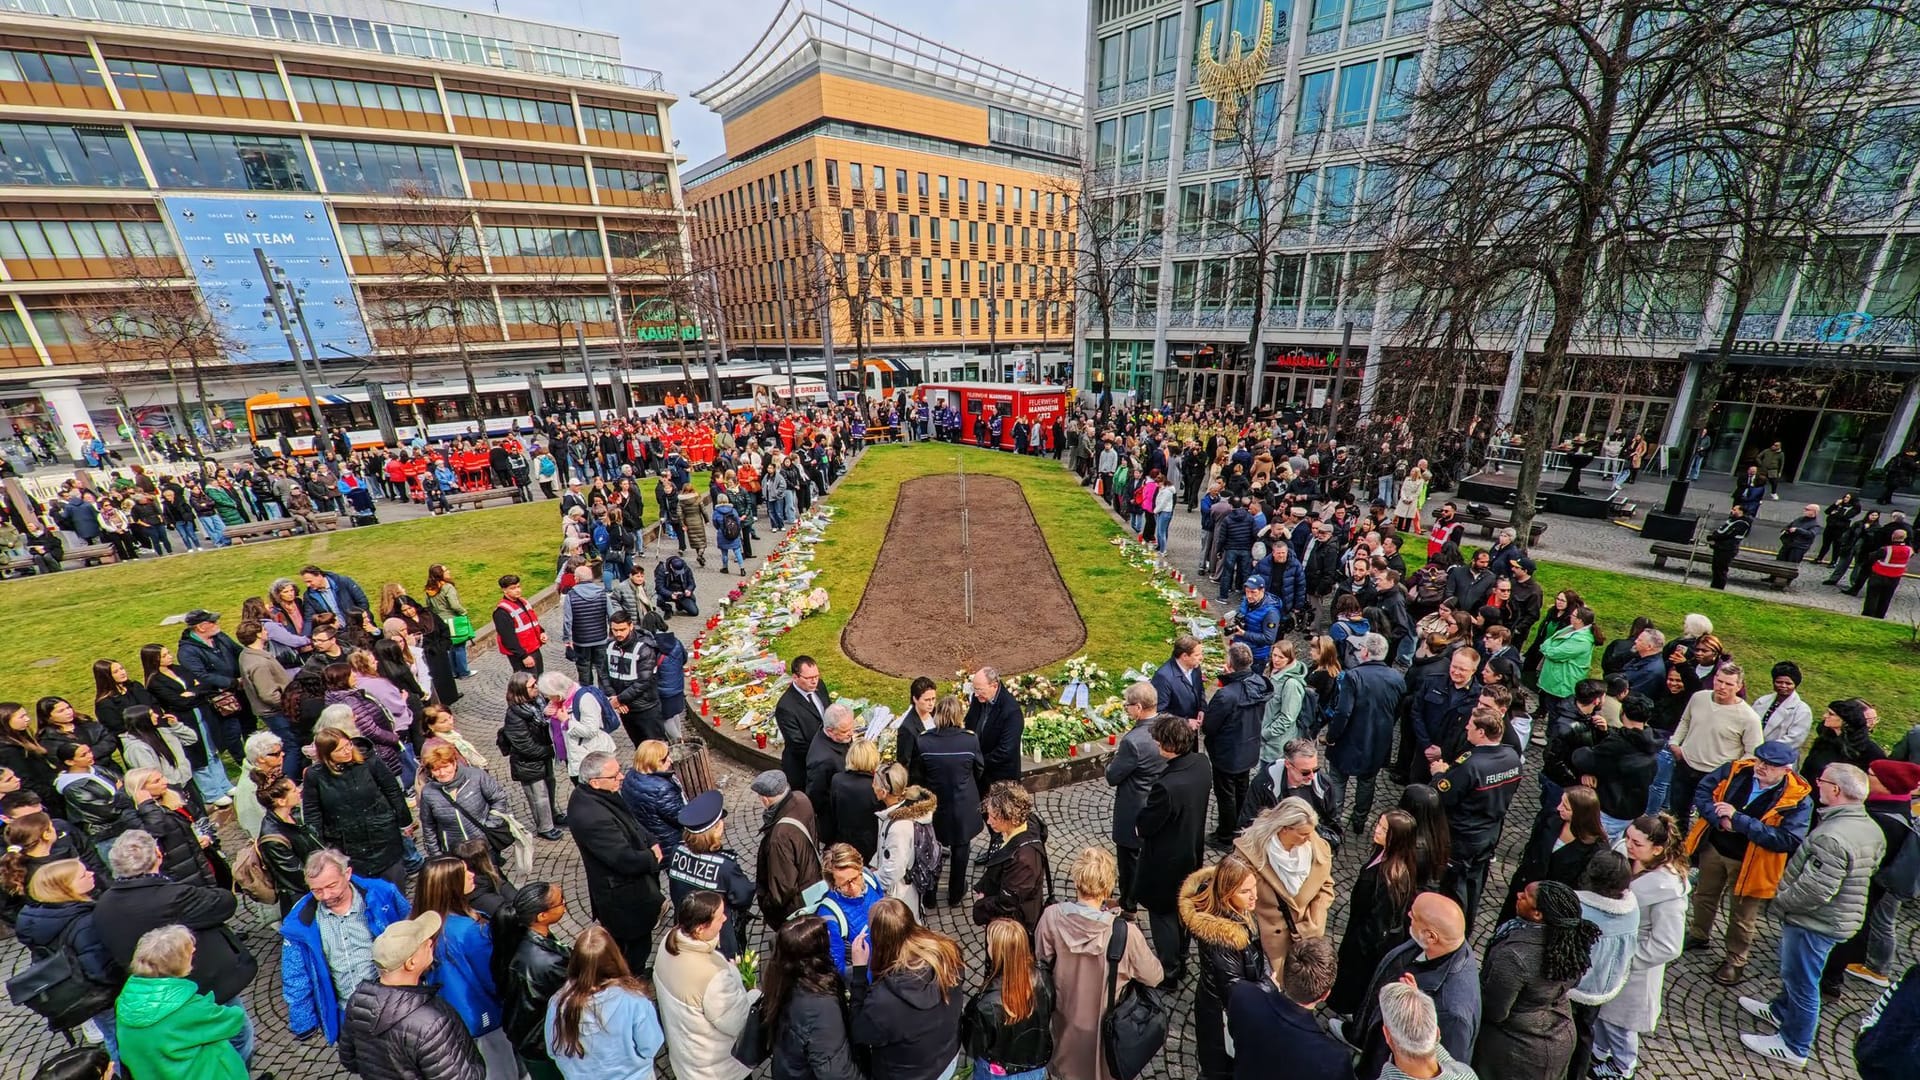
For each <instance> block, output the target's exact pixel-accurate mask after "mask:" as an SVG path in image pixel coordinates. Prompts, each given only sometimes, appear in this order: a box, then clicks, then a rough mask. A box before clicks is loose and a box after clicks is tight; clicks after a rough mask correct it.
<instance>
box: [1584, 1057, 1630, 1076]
mask: <svg viewBox="0 0 1920 1080" xmlns="http://www.w3.org/2000/svg"><path fill="white" fill-rule="evenodd" d="M1628 1075H1629V1074H1627V1073H1624V1072H1621V1071H1620V1067H1619V1066H1617V1065H1615V1064H1614V1063H1613V1061H1612V1060H1611V1059H1607V1060H1602V1061H1596V1062H1594V1063H1593V1067H1592V1068H1591V1069H1588V1070H1587V1080H1627V1077H1628Z"/></svg>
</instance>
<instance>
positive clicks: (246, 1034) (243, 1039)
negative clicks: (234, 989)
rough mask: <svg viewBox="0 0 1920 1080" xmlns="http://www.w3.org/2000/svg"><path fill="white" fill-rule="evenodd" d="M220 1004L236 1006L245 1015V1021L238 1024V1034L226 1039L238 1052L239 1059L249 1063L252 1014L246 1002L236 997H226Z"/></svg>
mask: <svg viewBox="0 0 1920 1080" xmlns="http://www.w3.org/2000/svg"><path fill="white" fill-rule="evenodd" d="M220 1004H222V1005H232V1006H235V1007H237V1008H238V1009H239V1010H240V1015H241V1016H243V1017H245V1021H244V1022H243V1023H242V1024H241V1026H240V1034H238V1035H235V1036H234V1037H233V1038H232V1039H230V1040H228V1041H230V1042H232V1043H233V1048H234V1049H235V1050H237V1051H239V1052H240V1060H241V1061H243V1062H248V1063H251V1062H252V1061H253V1014H251V1013H249V1012H247V1003H246V1002H244V1001H241V1000H240V999H239V998H238V997H232V998H228V999H227V1000H225V1001H223V1002H221V1003H220Z"/></svg>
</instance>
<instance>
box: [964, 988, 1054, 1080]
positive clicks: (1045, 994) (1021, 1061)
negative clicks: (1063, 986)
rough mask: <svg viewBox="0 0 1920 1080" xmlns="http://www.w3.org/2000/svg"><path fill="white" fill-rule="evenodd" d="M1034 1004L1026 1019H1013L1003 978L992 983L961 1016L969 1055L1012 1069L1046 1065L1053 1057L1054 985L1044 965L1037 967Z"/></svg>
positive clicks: (1022, 1070) (1029, 1068)
mask: <svg viewBox="0 0 1920 1080" xmlns="http://www.w3.org/2000/svg"><path fill="white" fill-rule="evenodd" d="M1032 1007H1033V1011H1031V1012H1029V1013H1028V1014H1027V1016H1026V1018H1025V1019H1023V1020H1020V1021H1017V1022H1015V1021H1009V1020H1008V1019H1007V1010H1006V1008H1005V1007H1004V1005H1002V1003H1001V999H1000V982H999V980H995V981H994V982H992V983H990V984H989V985H988V986H987V987H986V989H984V990H982V991H980V995H979V996H978V997H976V998H974V999H973V1000H972V1001H971V1002H969V1003H968V1004H967V1012H966V1015H965V1016H964V1017H963V1018H962V1020H961V1025H962V1032H963V1037H964V1038H965V1040H966V1044H967V1056H968V1057H970V1058H976V1059H980V1058H984V1059H986V1060H987V1061H988V1062H990V1063H992V1064H994V1065H999V1066H1003V1067H1004V1068H1005V1069H1006V1071H1007V1072H1009V1073H1022V1072H1028V1071H1031V1070H1033V1069H1040V1068H1044V1067H1046V1065H1047V1063H1048V1062H1049V1061H1050V1060H1052V1058H1053V986H1052V981H1051V980H1050V979H1049V978H1048V975H1047V970H1046V969H1045V968H1043V967H1035V968H1034V969H1033V999H1032ZM981 1080H987V1078H986V1077H981Z"/></svg>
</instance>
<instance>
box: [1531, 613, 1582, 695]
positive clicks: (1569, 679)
mask: <svg viewBox="0 0 1920 1080" xmlns="http://www.w3.org/2000/svg"><path fill="white" fill-rule="evenodd" d="M1592 666H1593V628H1592V627H1588V626H1583V627H1580V628H1579V629H1575V628H1574V627H1571V626H1569V627H1567V628H1566V629H1565V630H1561V631H1559V632H1557V633H1555V634H1554V635H1553V636H1552V637H1550V638H1548V639H1547V640H1545V641H1543V642H1541V643H1540V679H1539V682H1538V683H1537V684H1536V685H1538V686H1539V687H1540V692H1541V693H1543V694H1551V695H1553V696H1554V697H1572V696H1573V686H1574V684H1575V683H1577V682H1579V681H1580V680H1581V679H1584V678H1586V677H1587V669H1588V668H1591V667H1592Z"/></svg>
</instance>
